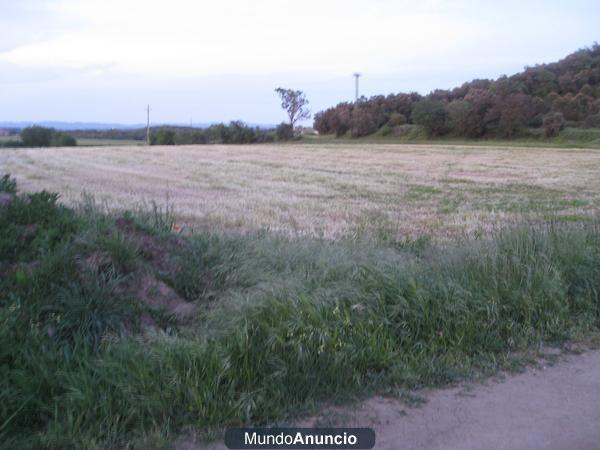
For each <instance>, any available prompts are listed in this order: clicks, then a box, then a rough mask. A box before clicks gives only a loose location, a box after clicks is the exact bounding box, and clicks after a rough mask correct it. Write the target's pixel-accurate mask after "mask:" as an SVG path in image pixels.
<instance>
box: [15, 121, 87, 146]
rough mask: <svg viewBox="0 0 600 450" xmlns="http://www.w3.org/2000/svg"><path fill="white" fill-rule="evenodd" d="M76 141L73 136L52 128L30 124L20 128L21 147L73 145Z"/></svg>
mask: <svg viewBox="0 0 600 450" xmlns="http://www.w3.org/2000/svg"><path fill="white" fill-rule="evenodd" d="M76 145H77V141H76V140H75V138H74V137H73V136H70V135H68V134H66V133H63V132H60V131H56V130H55V129H54V128H46V127H40V126H37V125H35V126H32V127H27V128H23V130H21V146H23V147H74V146H76Z"/></svg>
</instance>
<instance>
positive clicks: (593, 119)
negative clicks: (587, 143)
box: [583, 114, 600, 128]
mask: <svg viewBox="0 0 600 450" xmlns="http://www.w3.org/2000/svg"><path fill="white" fill-rule="evenodd" d="M583 127H584V128H600V114H593V115H591V116H587V117H586V118H585V120H584V121H583Z"/></svg>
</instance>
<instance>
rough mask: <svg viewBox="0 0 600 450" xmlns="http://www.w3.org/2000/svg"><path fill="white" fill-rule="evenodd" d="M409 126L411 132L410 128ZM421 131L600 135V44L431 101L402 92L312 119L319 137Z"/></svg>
mask: <svg viewBox="0 0 600 450" xmlns="http://www.w3.org/2000/svg"><path fill="white" fill-rule="evenodd" d="M411 125H412V126H411ZM414 125H420V126H421V127H422V128H423V129H424V130H425V131H426V132H427V134H428V135H429V136H447V135H448V136H457V137H466V138H488V137H499V138H515V137H523V136H527V135H538V136H539V135H545V136H547V137H551V136H555V135H557V134H558V133H559V131H560V130H562V129H563V128H564V127H566V126H567V127H581V128H600V45H598V44H597V43H596V44H594V45H593V46H591V47H590V48H584V49H581V50H578V51H576V52H574V53H572V54H570V55H568V56H567V57H566V58H564V59H562V60H560V61H558V62H555V63H550V64H541V65H536V66H533V67H526V68H525V69H524V70H523V71H522V72H520V73H517V74H515V75H512V76H506V75H504V76H502V77H500V78H498V79H496V80H488V79H476V80H473V81H471V82H468V83H464V84H463V85H462V86H460V87H457V88H454V89H451V90H441V89H438V90H435V91H433V92H431V93H430V94H428V95H426V96H422V95H420V94H418V93H415V92H411V93H399V94H390V95H388V96H384V95H378V96H374V97H371V98H369V99H367V98H364V97H363V98H362V99H360V100H359V101H358V102H356V103H340V104H338V105H337V106H335V107H332V108H329V109H327V110H325V111H321V112H319V113H317V114H316V115H315V119H314V128H315V129H316V130H317V131H319V133H321V134H335V135H336V136H338V137H340V136H344V135H350V136H351V137H361V136H366V135H369V134H373V133H375V132H378V131H379V132H380V133H381V134H384V135H385V134H396V135H402V134H407V133H411V132H414V128H415V127H414Z"/></svg>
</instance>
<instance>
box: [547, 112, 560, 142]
mask: <svg viewBox="0 0 600 450" xmlns="http://www.w3.org/2000/svg"><path fill="white" fill-rule="evenodd" d="M543 126H544V135H545V136H546V137H554V136H558V133H560V131H561V130H562V129H563V128H564V127H565V118H564V116H563V115H562V113H560V112H551V113H548V114H546V115H545V116H544V122H543Z"/></svg>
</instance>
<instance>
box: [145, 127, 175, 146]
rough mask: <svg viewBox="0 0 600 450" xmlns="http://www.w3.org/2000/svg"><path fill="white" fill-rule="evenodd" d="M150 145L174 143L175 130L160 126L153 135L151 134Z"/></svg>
mask: <svg viewBox="0 0 600 450" xmlns="http://www.w3.org/2000/svg"><path fill="white" fill-rule="evenodd" d="M150 143H151V144H152V145H175V131H173V130H169V129H167V128H160V129H159V130H158V131H157V132H156V134H155V135H153V136H152V139H151V142H150Z"/></svg>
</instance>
